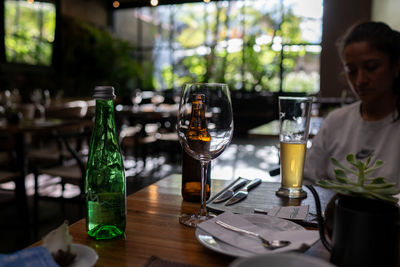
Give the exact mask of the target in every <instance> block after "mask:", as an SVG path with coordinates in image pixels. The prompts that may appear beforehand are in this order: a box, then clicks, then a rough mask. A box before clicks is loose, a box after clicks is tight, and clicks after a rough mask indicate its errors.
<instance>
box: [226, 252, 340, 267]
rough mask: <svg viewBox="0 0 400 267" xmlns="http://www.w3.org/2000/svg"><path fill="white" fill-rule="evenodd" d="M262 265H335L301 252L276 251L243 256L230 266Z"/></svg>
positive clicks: (328, 266)
mask: <svg viewBox="0 0 400 267" xmlns="http://www.w3.org/2000/svg"><path fill="white" fill-rule="evenodd" d="M261 266H271V267H274V266H277V267H278V266H279V267H280V266H284V267H298V266H307V267H334V266H335V265H333V264H331V263H329V262H327V261H324V260H322V259H318V258H315V257H311V256H307V255H305V254H300V253H276V254H266V255H258V256H254V257H250V258H241V259H237V260H235V261H233V262H232V263H231V264H230V265H229V267H261Z"/></svg>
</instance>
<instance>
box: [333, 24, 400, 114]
mask: <svg viewBox="0 0 400 267" xmlns="http://www.w3.org/2000/svg"><path fill="white" fill-rule="evenodd" d="M357 42H368V43H369V45H370V46H371V47H373V48H375V49H377V50H379V51H381V52H383V53H385V54H387V55H388V56H389V59H390V62H391V64H393V65H394V64H397V63H399V62H400V32H398V31H395V30H393V29H392V28H390V27H389V26H388V25H387V24H385V23H383V22H373V21H369V22H363V23H359V24H356V25H354V26H353V27H351V28H350V29H349V30H348V31H347V32H346V33H345V35H344V36H343V37H342V38H340V39H339V42H338V43H337V45H338V49H339V55H340V58H341V59H342V60H343V52H344V49H345V48H346V47H347V46H348V45H350V44H352V43H357ZM393 92H394V93H395V94H396V96H397V102H396V107H397V112H398V115H397V118H396V120H397V119H399V116H400V76H399V75H396V77H395V79H394V81H393Z"/></svg>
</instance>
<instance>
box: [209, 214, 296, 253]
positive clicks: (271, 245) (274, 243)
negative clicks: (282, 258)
mask: <svg viewBox="0 0 400 267" xmlns="http://www.w3.org/2000/svg"><path fill="white" fill-rule="evenodd" d="M215 223H216V224H218V225H220V226H222V227H224V228H226V229H228V230H231V231H234V232H238V233H243V234H248V235H252V236H255V237H258V238H259V239H260V240H261V242H262V244H263V246H264V247H266V248H268V249H271V250H272V249H277V248H282V247H286V246H288V245H290V241H286V240H266V239H265V238H263V237H262V236H260V235H259V234H257V233H254V232H250V231H247V230H244V229H240V228H237V227H235V226H232V225H230V224H227V223H224V222H222V221H219V220H217V221H215Z"/></svg>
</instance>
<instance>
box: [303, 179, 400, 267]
mask: <svg viewBox="0 0 400 267" xmlns="http://www.w3.org/2000/svg"><path fill="white" fill-rule="evenodd" d="M307 187H308V188H309V189H310V190H311V192H312V193H313V195H314V198H315V201H316V206H317V213H318V216H319V220H318V223H319V228H320V229H319V230H320V236H321V241H322V243H323V244H324V246H325V247H326V248H327V249H328V250H329V251H331V262H332V263H334V264H336V265H338V266H339V267H354V266H356V267H357V266H363V267H375V266H385V267H398V266H399V264H400V260H399V250H400V247H399V246H400V244H399V243H400V222H399V218H400V213H399V212H400V209H399V207H398V206H397V205H393V204H390V203H386V202H383V201H379V200H373V199H367V198H358V197H350V196H343V195H335V196H334V198H333V200H332V201H330V203H329V204H328V205H327V209H326V210H325V219H326V220H325V221H323V219H322V216H321V210H320V209H321V206H320V203H319V197H318V194H317V193H316V191H315V189H314V188H312V186H307ZM325 228H327V233H328V235H330V237H331V241H329V240H327V238H326V236H325Z"/></svg>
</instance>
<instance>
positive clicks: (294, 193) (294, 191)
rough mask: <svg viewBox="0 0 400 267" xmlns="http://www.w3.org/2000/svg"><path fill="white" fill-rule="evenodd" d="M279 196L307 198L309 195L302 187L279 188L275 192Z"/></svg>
mask: <svg viewBox="0 0 400 267" xmlns="http://www.w3.org/2000/svg"><path fill="white" fill-rule="evenodd" d="M275 194H276V195H277V196H280V197H287V198H305V197H307V192H306V191H304V190H303V189H301V188H284V187H281V188H279V190H278V191H276V192H275Z"/></svg>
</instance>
